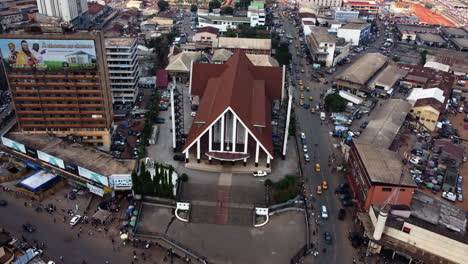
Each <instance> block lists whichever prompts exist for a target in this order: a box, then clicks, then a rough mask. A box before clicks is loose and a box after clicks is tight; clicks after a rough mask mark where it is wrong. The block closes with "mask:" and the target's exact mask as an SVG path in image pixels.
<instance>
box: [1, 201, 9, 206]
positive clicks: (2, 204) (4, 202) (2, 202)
mask: <svg viewBox="0 0 468 264" xmlns="http://www.w3.org/2000/svg"><path fill="white" fill-rule="evenodd" d="M7 204H8V202H7V201H5V200H0V206H7Z"/></svg>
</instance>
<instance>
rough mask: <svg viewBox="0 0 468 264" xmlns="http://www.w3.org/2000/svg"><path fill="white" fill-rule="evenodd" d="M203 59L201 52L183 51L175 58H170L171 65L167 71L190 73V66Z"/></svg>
mask: <svg viewBox="0 0 468 264" xmlns="http://www.w3.org/2000/svg"><path fill="white" fill-rule="evenodd" d="M200 57H201V52H196V51H183V52H181V53H179V54H177V55H175V56H171V57H170V58H169V64H168V65H167V67H166V69H165V70H166V71H170V72H189V71H190V67H191V66H190V64H191V63H192V61H193V62H195V61H197V60H198V59H200Z"/></svg>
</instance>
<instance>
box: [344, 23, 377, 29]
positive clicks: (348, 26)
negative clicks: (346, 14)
mask: <svg viewBox="0 0 468 264" xmlns="http://www.w3.org/2000/svg"><path fill="white" fill-rule="evenodd" d="M367 26H369V24H367V23H348V24H345V25H343V26H342V27H341V28H340V29H359V30H362V29H364V28H366V27H367ZM338 30H339V29H338Z"/></svg>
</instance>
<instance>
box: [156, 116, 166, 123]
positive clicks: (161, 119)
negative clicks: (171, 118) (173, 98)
mask: <svg viewBox="0 0 468 264" xmlns="http://www.w3.org/2000/svg"><path fill="white" fill-rule="evenodd" d="M154 123H156V124H164V123H166V119H165V118H163V117H156V118H155V119H154Z"/></svg>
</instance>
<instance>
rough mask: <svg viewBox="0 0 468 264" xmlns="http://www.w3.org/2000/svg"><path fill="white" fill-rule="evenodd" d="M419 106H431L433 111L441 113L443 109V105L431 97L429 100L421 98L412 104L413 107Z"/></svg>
mask: <svg viewBox="0 0 468 264" xmlns="http://www.w3.org/2000/svg"><path fill="white" fill-rule="evenodd" d="M419 106H432V107H433V108H434V109H436V110H437V111H439V112H440V113H442V112H443V111H444V109H445V107H444V103H441V102H440V101H438V100H437V99H435V98H433V97H431V98H423V99H418V100H417V101H416V103H415V104H414V107H419Z"/></svg>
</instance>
